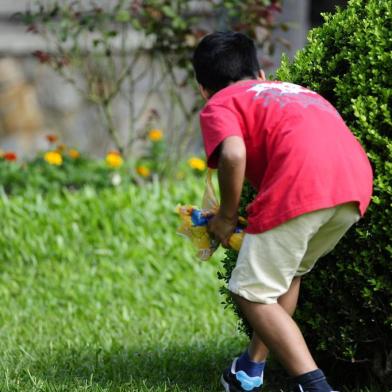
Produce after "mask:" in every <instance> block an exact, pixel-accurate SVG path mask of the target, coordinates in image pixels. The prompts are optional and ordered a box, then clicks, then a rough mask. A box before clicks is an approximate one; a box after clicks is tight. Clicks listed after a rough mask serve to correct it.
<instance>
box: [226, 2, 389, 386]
mask: <svg viewBox="0 0 392 392" xmlns="http://www.w3.org/2000/svg"><path fill="white" fill-rule="evenodd" d="M324 18H325V23H324V24H323V25H322V26H321V27H319V28H316V29H314V30H312V31H311V32H310V34H309V43H308V45H307V46H306V47H305V48H304V49H303V50H301V51H299V52H298V54H297V55H296V57H295V59H294V61H293V62H290V61H289V60H288V59H287V58H284V59H283V61H282V64H281V67H280V69H279V70H278V72H277V76H278V79H280V80H284V81H289V82H293V83H296V84H300V85H303V86H306V87H309V88H311V89H312V90H315V91H317V92H319V93H320V94H321V95H322V96H324V97H325V98H326V99H328V100H329V101H330V102H331V103H332V104H333V105H334V106H335V107H336V108H337V109H338V110H339V112H340V113H341V114H342V116H343V118H344V119H345V121H346V123H347V124H348V126H349V127H350V129H351V130H352V132H353V133H354V134H355V136H356V137H357V138H358V139H359V141H360V142H361V143H362V145H363V146H364V148H365V150H366V151H367V153H368V156H369V158H370V160H371V162H372V165H373V170H374V174H375V181H374V196H373V202H372V203H371V205H370V207H369V210H368V211H367V213H366V215H365V218H364V219H362V220H361V221H360V222H359V223H358V224H357V225H356V226H355V227H354V228H353V229H351V230H350V231H349V233H347V235H346V236H345V237H344V239H343V240H342V241H341V243H340V244H339V245H338V246H337V248H336V249H335V250H334V251H333V252H332V253H331V254H329V255H327V256H326V257H324V258H323V259H322V260H320V261H319V263H318V264H317V266H316V268H315V269H314V271H312V273H311V274H309V275H308V276H307V277H306V278H305V279H304V280H303V289H302V294H301V299H300V304H299V310H298V312H297V313H296V318H297V320H298V322H299V324H300V325H301V328H302V330H303V332H304V335H305V337H306V339H307V341H308V343H309V345H310V346H311V347H312V349H313V352H315V353H316V355H317V356H318V358H320V357H328V358H329V360H330V359H331V358H334V359H336V360H343V361H347V362H349V363H352V364H354V367H355V365H358V367H357V369H358V370H359V372H358V373H357V374H359V373H361V372H363V368H364V366H365V368H366V370H369V371H370V372H371V373H372V374H374V375H375V376H377V378H378V379H379V380H380V381H381V382H382V383H383V384H384V385H385V386H388V385H391V384H392V241H391V233H392V225H391V221H392V118H391V108H392V22H391V20H392V2H391V1H379V0H368V1H364V0H351V1H349V4H348V6H347V8H346V9H344V10H341V9H338V10H337V12H336V13H335V14H334V15H324ZM250 201H251V196H250V190H249V189H247V190H246V192H245V195H244V198H243V204H247V203H248V202H250ZM235 259H236V254H234V253H233V252H227V254H226V259H225V261H224V266H225V271H224V273H222V274H221V275H220V278H221V279H224V280H226V281H227V279H228V277H229V276H230V273H231V270H232V268H233V267H234V264H235ZM222 291H223V292H225V288H224V287H223V288H222ZM227 303H228V304H230V303H231V300H230V297H229V296H227ZM244 328H245V330H246V331H247V332H248V333H249V331H250V330H249V328H248V327H247V326H246V325H244V323H242V329H244Z"/></svg>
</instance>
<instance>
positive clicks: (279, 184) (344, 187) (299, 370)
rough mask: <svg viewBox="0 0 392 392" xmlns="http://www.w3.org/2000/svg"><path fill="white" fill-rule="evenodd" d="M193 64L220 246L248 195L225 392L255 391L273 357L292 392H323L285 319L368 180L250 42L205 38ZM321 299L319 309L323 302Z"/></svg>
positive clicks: (343, 141) (337, 131)
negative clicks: (240, 324) (251, 195)
mask: <svg viewBox="0 0 392 392" xmlns="http://www.w3.org/2000/svg"><path fill="white" fill-rule="evenodd" d="M193 66H194V69H195V73H196V78H197V81H198V83H199V86H200V91H201V94H202V96H203V97H204V99H205V100H206V101H207V103H206V105H205V106H204V108H203V110H202V111H201V114H200V122H201V129H202V134H203V139H204V145H205V149H206V154H207V158H208V165H209V166H210V167H212V168H216V167H217V168H218V178H219V187H220V193H221V204H220V209H219V212H218V213H217V215H216V216H215V217H214V218H213V219H212V220H211V221H210V223H209V231H210V234H211V235H212V236H213V237H215V238H216V239H217V240H219V241H220V242H221V243H222V245H223V246H227V244H228V238H229V236H230V234H231V233H232V232H233V229H234V227H235V225H236V222H237V210H238V206H239V201H240V194H241V190H242V186H243V181H244V177H246V178H247V179H248V180H249V181H250V183H251V184H252V185H253V186H254V187H255V189H256V190H257V191H258V194H257V196H256V198H255V200H254V201H253V202H252V203H251V204H250V205H249V206H248V222H249V225H248V227H247V230H246V232H247V234H246V235H245V237H244V241H243V244H242V247H241V250H240V253H239V256H238V260H237V263H236V267H235V268H234V270H233V272H232V276H231V279H230V282H229V289H230V291H231V292H232V293H233V296H234V298H235V300H236V302H237V304H238V305H239V307H240V309H241V311H242V313H243V314H244V315H245V317H246V318H247V320H248V321H249V323H250V325H251V326H252V328H253V330H254V336H253V338H252V340H251V343H250V346H249V347H248V349H247V350H246V351H245V352H244V353H243V355H242V356H240V357H239V358H236V359H234V361H233V363H232V365H231V366H230V367H229V368H228V369H226V371H225V372H224V373H223V375H222V379H221V381H222V384H223V386H224V388H225V390H226V391H231V392H233V391H259V390H261V387H262V383H263V373H264V366H265V360H266V358H267V355H268V351H269V349H270V350H271V351H273V352H274V353H275V354H276V356H277V358H278V359H279V361H280V362H281V363H282V365H283V366H284V367H285V369H286V370H287V372H288V373H289V374H290V375H291V376H292V377H293V385H294V391H295V392H331V391H332V388H331V386H330V385H329V384H328V382H327V380H326V378H325V376H324V374H323V372H322V371H321V370H320V369H318V367H317V365H316V363H315V362H314V360H313V358H312V356H311V354H310V352H309V350H308V347H307V345H306V343H305V341H304V338H303V336H302V334H301V332H300V330H299V328H298V326H297V325H296V323H295V322H294V321H293V319H292V317H291V316H292V314H293V313H294V310H295V307H296V304H297V299H298V293H299V287H300V280H301V276H302V275H304V274H306V273H307V272H309V271H310V270H311V269H312V268H313V266H314V264H315V262H316V260H317V259H318V258H320V257H321V256H323V255H325V254H327V253H328V252H330V251H331V250H332V249H333V248H334V247H335V245H336V244H337V243H338V241H339V240H340V239H341V238H342V236H343V235H344V233H345V232H346V231H347V230H348V229H349V228H350V226H352V225H353V224H354V223H355V222H357V221H358V220H359V219H360V217H361V216H363V214H364V213H365V210H366V208H367V206H368V204H369V202H370V198H371V193H372V170H371V166H370V164H369V161H368V159H367V156H366V154H365V152H364V151H363V149H362V147H361V146H360V144H359V143H358V142H357V140H356V139H355V137H354V136H353V135H352V134H351V132H350V130H349V129H348V128H347V126H346V125H345V123H344V121H343V119H342V118H341V117H340V115H339V114H338V113H337V111H336V110H335V109H334V107H333V106H332V105H331V104H330V103H329V102H327V101H326V100H325V99H323V98H322V97H321V96H319V95H318V94H316V93H315V92H313V91H310V90H308V89H305V88H303V87H301V86H297V85H294V84H290V83H282V82H272V81H266V80H265V77H264V73H263V72H262V71H260V70H259V64H258V61H257V56H256V50H255V46H254V43H253V41H252V40H251V39H249V38H248V37H246V36H245V35H243V34H240V33H234V32H225V33H214V34H210V35H208V36H206V37H204V39H203V40H202V41H201V42H200V43H199V45H198V47H197V48H196V50H195V53H194V57H193ZM327 300H328V299H327Z"/></svg>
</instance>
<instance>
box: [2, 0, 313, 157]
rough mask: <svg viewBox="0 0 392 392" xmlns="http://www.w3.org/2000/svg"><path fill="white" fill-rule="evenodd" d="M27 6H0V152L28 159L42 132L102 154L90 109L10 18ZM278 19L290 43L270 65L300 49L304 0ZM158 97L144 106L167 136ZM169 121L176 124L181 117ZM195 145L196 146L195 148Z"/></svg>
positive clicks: (290, 4)
mask: <svg viewBox="0 0 392 392" xmlns="http://www.w3.org/2000/svg"><path fill="white" fill-rule="evenodd" d="M105 2H106V3H107V1H105V0H101V1H100V2H98V3H101V4H104V3H105ZM29 3H30V2H29V1H28V0H12V1H10V0H2V1H1V2H0V148H1V149H3V150H13V151H16V152H17V153H19V154H21V155H25V156H31V155H33V154H34V153H35V152H36V151H37V150H40V149H44V148H46V147H47V145H46V141H45V137H44V136H45V135H46V134H48V133H56V134H58V135H59V136H60V137H61V139H62V141H63V142H64V143H66V144H68V145H71V146H74V147H76V148H78V149H80V150H82V151H86V152H88V153H91V154H94V155H102V154H104V153H105V151H107V150H108V149H110V148H111V147H112V145H111V142H110V139H109V138H108V137H107V135H106V134H105V130H104V127H103V126H102V121H101V119H100V117H99V116H98V114H97V111H96V109H95V108H94V107H92V106H91V105H90V104H88V103H87V102H85V101H83V100H82V99H81V97H80V96H79V94H78V93H77V92H76V91H75V89H74V88H73V87H72V86H71V85H69V84H67V83H64V81H63V80H62V79H61V78H59V77H58V76H57V75H56V74H55V73H54V72H53V71H51V70H50V69H49V68H48V67H46V66H45V65H41V64H39V63H38V62H37V61H36V60H35V59H34V58H33V57H32V56H31V53H32V52H33V51H35V50H37V49H41V50H42V49H45V46H44V43H43V42H42V41H41V40H40V39H39V38H38V37H37V36H34V35H31V34H27V33H26V28H25V26H22V25H20V24H18V23H17V22H16V21H15V20H13V19H12V18H10V16H11V15H12V13H14V12H17V11H23V10H24V9H25V8H26V6H27V4H29ZM280 18H281V19H282V20H285V21H289V22H291V25H292V28H291V30H289V31H288V32H286V33H282V32H279V33H277V34H279V35H280V36H282V37H283V38H284V39H286V40H288V41H290V42H291V47H290V48H289V49H287V48H284V47H283V46H281V47H279V50H278V51H277V52H276V53H275V55H274V61H275V63H276V64H278V63H279V58H280V55H281V52H282V51H283V50H284V51H286V52H288V53H289V55H290V56H292V55H293V54H294V53H295V51H296V50H297V49H298V48H301V47H302V46H303V45H304V43H305V36H306V33H307V30H308V25H309V0H285V3H284V12H283V14H282V15H281V16H280ZM138 40H140V37H136V38H135V40H134V41H135V43H136V44H137V43H138V42H139V41H138ZM139 43H140V42H139ZM141 67H143V65H141ZM147 85H148V77H147V79H146V80H145V81H144V82H142V83H140V84H139V86H138V93H137V96H138V99H140V101H142V100H143V97H144V96H145V94H146V91H147V90H146V86H147ZM164 95H165V91H164V90H162V89H161V90H159V91H156V92H155V93H154V94H152V97H151V104H150V106H149V107H153V108H156V109H158V110H159V111H160V112H161V113H163V118H162V119H161V124H157V125H158V126H162V127H163V128H164V130H165V131H167V132H169V129H170V128H172V127H171V126H170V124H172V123H173V122H171V120H172V118H171V117H168V115H167V116H166V118H165V113H169V112H170V110H169V109H170V108H167V107H165V105H164V102H162V96H164ZM188 95H189V96H188V97H187V98H186V99H188V100H192V99H193V96H192V93H191V92H189V93H188ZM127 110H128V107H127V104H126V102H124V101H119V102H118V103H117V105H116V118H117V120H118V122H119V128H120V130H121V132H123V133H127V129H128V126H129V124H128V122H127V120H126V119H127V118H128V117H127ZM144 115H146V113H144ZM179 115H180V114H179V113H177V116H179ZM170 116H173V113H171V114H170ZM174 122H181V119H176V121H174ZM195 140H197V139H195ZM199 146H200V143H199V142H196V147H199Z"/></svg>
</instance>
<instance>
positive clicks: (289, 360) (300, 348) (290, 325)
mask: <svg viewBox="0 0 392 392" xmlns="http://www.w3.org/2000/svg"><path fill="white" fill-rule="evenodd" d="M234 298H235V300H236V301H237V303H238V305H239V306H240V308H241V311H242V312H243V314H244V315H245V317H246V318H247V320H248V321H249V323H250V325H251V326H252V328H253V330H254V331H255V333H256V334H257V336H258V337H259V338H260V339H261V341H262V342H265V344H266V345H267V346H268V347H269V348H270V349H271V350H272V351H273V352H274V353H275V354H276V356H277V357H278V359H279V361H280V362H281V363H282V365H283V366H284V367H285V368H286V370H287V371H288V373H289V374H290V375H292V376H299V375H302V374H304V373H308V372H311V371H313V370H316V369H317V365H316V363H315V362H314V360H313V357H312V355H311V354H310V352H309V349H308V347H307V345H306V343H305V340H304V338H303V336H302V333H301V331H300V330H299V328H298V326H297V324H296V323H295V322H294V320H293V319H292V318H291V316H289V315H288V314H287V312H286V310H285V309H284V308H283V307H282V306H281V305H279V304H278V303H277V304H269V305H265V304H260V303H256V302H250V301H248V300H246V299H244V298H242V297H240V296H238V295H234Z"/></svg>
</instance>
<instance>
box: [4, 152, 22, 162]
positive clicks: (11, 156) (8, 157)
mask: <svg viewBox="0 0 392 392" xmlns="http://www.w3.org/2000/svg"><path fill="white" fill-rule="evenodd" d="M2 158H4V159H5V160H6V161H10V162H12V161H16V160H17V159H18V157H17V155H16V154H15V153H14V152H11V151H9V152H5V153H4V154H2Z"/></svg>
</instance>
